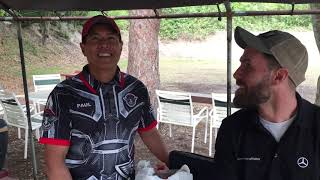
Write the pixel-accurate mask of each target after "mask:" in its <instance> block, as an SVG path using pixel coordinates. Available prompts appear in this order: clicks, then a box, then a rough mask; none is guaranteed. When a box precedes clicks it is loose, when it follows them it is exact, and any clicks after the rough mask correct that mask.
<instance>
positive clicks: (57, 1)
mask: <svg viewBox="0 0 320 180" xmlns="http://www.w3.org/2000/svg"><path fill="white" fill-rule="evenodd" d="M79 1H81V2H89V1H85V0H69V1H64V0H63V1H62V0H48V1H42V0H25V1H24V3H21V1H19V0H0V9H3V10H5V11H6V12H7V13H8V14H9V15H10V16H11V17H0V21H14V22H17V34H18V41H19V50H20V51H19V53H20V60H21V71H22V78H23V87H24V93H25V99H26V106H27V118H28V126H29V127H31V119H30V115H31V114H30V109H29V96H28V84H27V79H26V69H25V59H24V51H23V41H22V32H21V22H23V21H75V20H80V21H84V20H87V19H88V18H89V17H83V16H68V17H67V16H65V17H60V16H56V17H54V16H47V17H44V16H42V17H21V16H19V15H18V12H17V10H49V11H65V10H67V11H72V10H84V11H91V10H98V11H105V10H131V9H153V10H154V12H155V14H154V15H153V16H116V17H113V18H115V19H169V18H195V17H218V19H219V20H221V17H226V18H227V23H226V30H227V104H228V105H227V114H228V115H230V112H231V77H232V74H231V57H232V56H231V55H232V49H231V47H232V20H233V17H236V16H270V15H312V14H320V10H295V4H307V3H320V2H317V1H314V0H282V1H280V2H279V1H275V0H260V1H255V0H252V1H250V0H237V1H234V0H231V1H228V0H226V1H223V0H200V1H199V0H189V1H185V0H176V1H172V0H169V1H164V0H160V1H159V0H153V1H150V0H146V1H144V0H139V1H138V2H139V3H134V4H135V5H134V4H132V3H129V2H128V3H124V2H123V1H125V0H122V1H120V0H114V1H104V2H100V1H98V0H91V1H90V3H89V6H87V7H86V6H79V4H81V3H79ZM92 1H93V2H92ZM119 2H120V3H119ZM147 2H148V3H147ZM150 2H151V3H150ZM232 2H237V3H238V2H259V3H266V2H270V3H281V4H291V6H292V8H291V10H276V11H270V10H268V11H233V10H232V9H231V4H232ZM44 3H45V4H46V5H44ZM65 3H67V4H68V6H65V5H63V4H65ZM101 3H103V5H99V7H97V6H96V5H97V4H101ZM141 3H142V4H143V5H141ZM221 3H223V4H224V6H225V8H226V11H225V12H221V11H220V9H219V8H218V12H209V13H182V14H167V15H163V14H159V12H158V10H157V9H160V8H170V7H182V6H195V5H217V6H218V7H219V4H221ZM48 4H51V5H48ZM61 4H62V5H61ZM107 4H109V5H110V4H113V5H115V6H111V7H109V6H108V8H101V7H107ZM131 4H132V5H131ZM60 5H61V6H60ZM72 5H74V6H72ZM130 5H131V6H130ZM29 131H31V132H29V134H31V135H30V137H29V141H30V143H31V152H32V167H33V177H34V179H35V180H37V163H36V156H35V148H34V141H33V136H32V130H31V129H30V128H29Z"/></svg>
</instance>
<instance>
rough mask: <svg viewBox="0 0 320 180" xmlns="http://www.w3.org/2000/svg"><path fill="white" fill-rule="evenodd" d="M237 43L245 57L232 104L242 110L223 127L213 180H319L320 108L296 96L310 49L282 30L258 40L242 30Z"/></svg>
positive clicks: (223, 123) (220, 130)
mask: <svg viewBox="0 0 320 180" xmlns="http://www.w3.org/2000/svg"><path fill="white" fill-rule="evenodd" d="M235 40H236V42H237V44H238V45H239V46H240V47H241V48H243V49H244V52H243V55H242V56H241V58H240V66H239V68H238V69H237V70H236V71H235V73H234V75H233V76H234V78H235V79H236V83H237V85H238V86H239V88H238V89H237V90H236V92H235V97H234V99H233V103H234V105H235V106H236V107H240V108H242V109H241V110H240V111H237V112H236V113H234V114H232V115H231V116H229V117H227V118H226V119H224V120H223V121H222V125H221V127H220V129H219V132H218V136H217V141H216V146H215V147H216V152H215V157H214V162H215V167H216V171H215V174H214V179H215V180H302V179H303V180H306V179H310V180H311V179H314V180H316V179H319V178H320V171H319V169H320V158H319V157H320V108H319V107H317V106H316V105H314V104H311V103H310V102H308V101H306V100H305V99H303V98H302V97H301V96H300V95H299V94H298V93H297V92H296V87H297V86H298V85H300V84H301V83H302V82H303V81H304V80H305V73H306V70H307V66H308V53H307V49H306V48H305V46H304V45H303V44H302V43H301V42H300V41H299V40H298V39H297V38H296V37H294V36H293V35H291V34H290V33H287V32H283V31H277V30H273V31H268V32H265V33H262V34H259V35H254V34H252V33H250V32H248V31H246V30H245V29H243V28H241V27H237V28H236V29H235Z"/></svg>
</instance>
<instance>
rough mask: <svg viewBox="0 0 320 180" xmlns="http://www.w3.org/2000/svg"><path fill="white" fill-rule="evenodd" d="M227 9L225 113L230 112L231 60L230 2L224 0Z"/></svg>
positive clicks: (228, 113)
mask: <svg viewBox="0 0 320 180" xmlns="http://www.w3.org/2000/svg"><path fill="white" fill-rule="evenodd" d="M224 5H225V7H226V11H227V115H228V116H229V115H230V114H231V77H232V74H231V60H232V56H231V53H232V49H231V48H232V10H231V6H230V2H229V1H226V2H224Z"/></svg>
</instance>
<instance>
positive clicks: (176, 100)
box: [156, 90, 194, 126]
mask: <svg viewBox="0 0 320 180" xmlns="http://www.w3.org/2000/svg"><path fill="white" fill-rule="evenodd" d="M156 94H157V99H158V104H159V110H158V113H159V114H158V117H159V119H158V120H159V121H160V122H164V123H170V124H176V125H189V126H190V125H193V123H194V120H193V118H192V117H193V108H192V100H191V94H190V93H183V92H173V91H162V90H156Z"/></svg>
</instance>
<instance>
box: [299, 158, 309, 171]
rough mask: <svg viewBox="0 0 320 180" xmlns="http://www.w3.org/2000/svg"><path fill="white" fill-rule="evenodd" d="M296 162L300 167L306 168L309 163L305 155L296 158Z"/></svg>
mask: <svg viewBox="0 0 320 180" xmlns="http://www.w3.org/2000/svg"><path fill="white" fill-rule="evenodd" d="M297 164H298V166H299V167H300V168H306V167H308V165H309V161H308V159H307V158H305V157H300V158H299V159H298V160H297Z"/></svg>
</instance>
